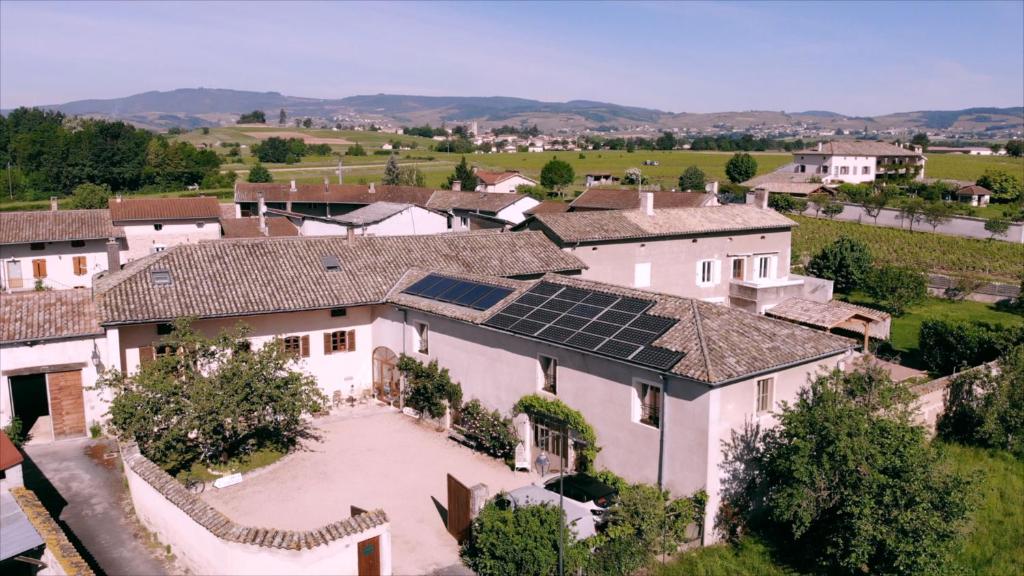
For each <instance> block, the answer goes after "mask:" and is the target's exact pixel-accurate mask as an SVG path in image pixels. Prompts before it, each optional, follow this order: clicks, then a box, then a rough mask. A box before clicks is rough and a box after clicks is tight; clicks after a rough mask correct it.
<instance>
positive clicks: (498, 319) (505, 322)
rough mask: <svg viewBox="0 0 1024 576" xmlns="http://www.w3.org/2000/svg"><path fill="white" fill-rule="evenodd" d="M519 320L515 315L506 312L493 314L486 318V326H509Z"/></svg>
mask: <svg viewBox="0 0 1024 576" xmlns="http://www.w3.org/2000/svg"><path fill="white" fill-rule="evenodd" d="M516 322H519V318H516V317H515V316H509V315H508V314H495V315H494V316H491V317H490V319H489V320H487V322H486V324H487V325H488V326H494V327H495V328H510V327H511V326H512V325H513V324H515V323H516Z"/></svg>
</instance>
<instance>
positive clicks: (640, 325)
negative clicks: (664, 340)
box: [629, 314, 678, 336]
mask: <svg viewBox="0 0 1024 576" xmlns="http://www.w3.org/2000/svg"><path fill="white" fill-rule="evenodd" d="M676 322H678V320H676V319H674V318H665V317H663V316H649V315H647V314H643V315H640V316H637V318H636V320H633V321H632V322H630V323H629V327H630V328H636V329H637V330H647V331H648V332H656V333H657V334H658V335H659V336H660V335H661V334H662V333H663V332H664V331H665V330H668V329H669V328H671V327H672V326H674V325H675V323H676Z"/></svg>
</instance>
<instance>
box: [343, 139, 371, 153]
mask: <svg viewBox="0 0 1024 576" xmlns="http://www.w3.org/2000/svg"><path fill="white" fill-rule="evenodd" d="M345 156H366V148H363V147H362V145H361V144H359V143H358V142H356V143H355V144H353V145H351V146H349V147H348V149H347V150H345Z"/></svg>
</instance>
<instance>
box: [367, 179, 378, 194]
mask: <svg viewBox="0 0 1024 576" xmlns="http://www.w3.org/2000/svg"><path fill="white" fill-rule="evenodd" d="M368 192H369V193H370V194H376V193H377V187H376V185H374V183H373V182H370V189H369V190H368Z"/></svg>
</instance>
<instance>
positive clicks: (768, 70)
mask: <svg viewBox="0 0 1024 576" xmlns="http://www.w3.org/2000/svg"><path fill="white" fill-rule="evenodd" d="M198 86H204V87H207V88H234V89H240V90H257V91H278V92H282V93H284V94H288V95H293V96H309V97H318V98H339V97H344V96H350V95H354V94H375V93H380V92H384V93H403V94H425V95H446V96H449V95H451V96H458V95H465V96H493V95H501V96H520V97H525V98H537V99H541V100H554V101H562V100H570V99H588V100H602V101H606V102H614V103H617V104H627V105H635V106H645V107H652V108H659V109H662V110H667V111H672V112H713V111H733V110H751V109H759V110H786V111H802V110H832V111H835V112H840V113H845V114H853V115H879V114H884V113H887V112H898V111H909V110H922V109H957V108H965V107H970V106H1022V105H1024V2H1022V1H1004V2H962V3H961V2H904V3H899V2H884V3H877V4H876V3H868V2H851V3H840V2H822V3H812V2H795V3H773V2H754V3H698V2H685V3H669V2H652V3H641V2H629V3H569V2H565V3H554V2H545V3H539V2H538V3H477V4H474V3H468V2H457V3H439V2H430V3H422V4H415V3H394V4H389V3H383V2H374V3H369V4H360V3H328V2H321V3H310V4H303V3H298V2H289V3H280V4H274V3H270V2H252V3H228V2H224V3H212V2H210V3H204V2H198V1H194V2H180V3H159V2H138V3H115V2H108V3H89V2H73V3H42V2H12V1H6V0H5V1H3V2H0V107H2V108H11V107H15V106H20V105H32V104H56V103H63V102H67V101H70V100H78V99H84V98H113V97H120V96H128V95H130V94H135V93H138V92H144V91H147V90H171V89H174V88H191V87H198Z"/></svg>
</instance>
